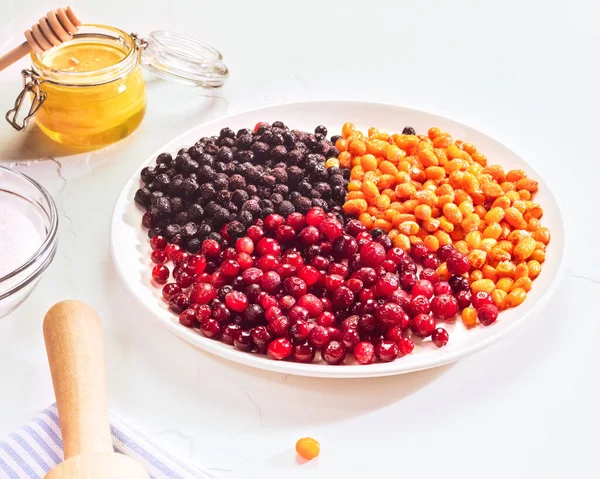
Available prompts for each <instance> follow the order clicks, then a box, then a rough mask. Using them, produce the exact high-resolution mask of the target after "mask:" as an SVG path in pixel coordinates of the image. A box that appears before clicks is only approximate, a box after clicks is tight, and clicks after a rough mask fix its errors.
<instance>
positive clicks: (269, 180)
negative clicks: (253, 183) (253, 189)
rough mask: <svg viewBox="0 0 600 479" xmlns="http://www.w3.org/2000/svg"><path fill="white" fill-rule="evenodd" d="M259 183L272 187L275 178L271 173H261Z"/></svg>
mask: <svg viewBox="0 0 600 479" xmlns="http://www.w3.org/2000/svg"><path fill="white" fill-rule="evenodd" d="M260 182H261V184H263V185H265V186H268V187H269V188H273V186H275V183H276V180H275V177H274V176H273V175H263V176H262V177H261V181H260Z"/></svg>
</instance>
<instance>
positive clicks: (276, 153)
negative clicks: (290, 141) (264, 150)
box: [271, 145, 287, 160]
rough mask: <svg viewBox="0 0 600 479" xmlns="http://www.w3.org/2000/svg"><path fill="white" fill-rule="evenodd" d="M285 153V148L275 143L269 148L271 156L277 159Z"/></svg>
mask: <svg viewBox="0 0 600 479" xmlns="http://www.w3.org/2000/svg"><path fill="white" fill-rule="evenodd" d="M286 154H287V148H286V147H285V146H283V145H277V146H275V147H274V148H273V149H272V150H271V158H273V159H274V160H279V159H281V158H283V157H285V155H286Z"/></svg>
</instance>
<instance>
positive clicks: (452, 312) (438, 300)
mask: <svg viewBox="0 0 600 479" xmlns="http://www.w3.org/2000/svg"><path fill="white" fill-rule="evenodd" d="M431 312H432V313H433V315H434V316H435V317H436V318H438V319H442V320H447V319H451V318H454V316H456V313H458V301H457V300H456V298H455V297H454V296H452V295H451V294H441V295H439V296H435V297H434V298H433V299H432V300H431Z"/></svg>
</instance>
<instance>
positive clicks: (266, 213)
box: [260, 208, 275, 218]
mask: <svg viewBox="0 0 600 479" xmlns="http://www.w3.org/2000/svg"><path fill="white" fill-rule="evenodd" d="M273 213H275V210H274V209H273V208H263V210H262V212H261V215H260V216H261V218H266V217H267V216H269V215H272V214H273Z"/></svg>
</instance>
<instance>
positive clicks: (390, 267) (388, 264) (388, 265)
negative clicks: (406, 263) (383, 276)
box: [381, 259, 398, 273]
mask: <svg viewBox="0 0 600 479" xmlns="http://www.w3.org/2000/svg"><path fill="white" fill-rule="evenodd" d="M381 266H383V269H385V270H386V271H387V272H388V273H395V272H396V270H397V269H398V267H397V266H396V263H394V262H393V261H392V260H391V259H386V260H385V261H384V262H383V263H381Z"/></svg>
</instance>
